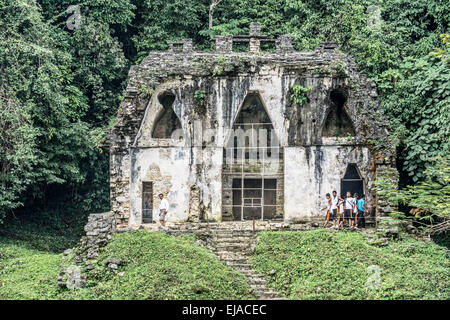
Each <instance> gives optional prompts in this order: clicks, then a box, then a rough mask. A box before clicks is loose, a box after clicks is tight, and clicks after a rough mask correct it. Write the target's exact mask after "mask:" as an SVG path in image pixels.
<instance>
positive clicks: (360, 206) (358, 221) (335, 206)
mask: <svg viewBox="0 0 450 320" xmlns="http://www.w3.org/2000/svg"><path fill="white" fill-rule="evenodd" d="M332 194H333V195H332V196H331V195H330V194H329V193H327V194H326V196H325V198H326V201H327V205H326V206H325V207H324V208H322V210H325V209H326V210H327V217H326V221H325V224H324V227H326V226H327V225H328V222H329V221H330V220H331V221H332V223H333V226H332V228H336V229H338V228H341V227H344V224H345V223H346V222H347V224H348V227H349V228H351V229H359V228H365V227H366V219H365V217H364V213H365V212H367V211H368V210H367V207H366V201H365V200H366V196H365V195H362V196H361V197H360V198H358V194H357V193H355V194H354V195H353V197H352V195H351V192H350V191H347V193H346V196H345V198H344V199H342V198H341V197H339V196H338V195H337V192H336V191H333V193H332Z"/></svg>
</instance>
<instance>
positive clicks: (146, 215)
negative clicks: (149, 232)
mask: <svg viewBox="0 0 450 320" xmlns="http://www.w3.org/2000/svg"><path fill="white" fill-rule="evenodd" d="M152 222H153V182H143V183H142V223H152Z"/></svg>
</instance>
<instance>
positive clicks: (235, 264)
mask: <svg viewBox="0 0 450 320" xmlns="http://www.w3.org/2000/svg"><path fill="white" fill-rule="evenodd" d="M226 264H227V265H228V266H230V267H233V268H235V269H243V270H245V269H251V265H250V264H248V263H242V262H235V261H226Z"/></svg>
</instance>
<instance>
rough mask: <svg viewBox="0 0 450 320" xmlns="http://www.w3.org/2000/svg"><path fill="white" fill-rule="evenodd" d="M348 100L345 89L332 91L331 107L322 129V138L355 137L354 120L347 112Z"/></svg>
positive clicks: (330, 97)
mask: <svg viewBox="0 0 450 320" xmlns="http://www.w3.org/2000/svg"><path fill="white" fill-rule="evenodd" d="M347 98H348V95H347V92H346V91H345V90H344V89H333V90H331V92H330V96H329V101H330V104H331V105H330V108H329V109H328V113H327V116H326V118H325V121H324V124H323V127H322V137H347V136H352V137H354V136H355V129H354V126H353V123H352V120H351V119H350V117H349V116H348V114H347V111H345V104H346V103H347Z"/></svg>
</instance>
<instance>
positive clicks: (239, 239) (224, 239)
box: [213, 235, 256, 243]
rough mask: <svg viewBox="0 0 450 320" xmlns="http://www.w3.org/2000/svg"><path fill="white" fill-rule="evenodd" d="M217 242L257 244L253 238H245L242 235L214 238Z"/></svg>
mask: <svg viewBox="0 0 450 320" xmlns="http://www.w3.org/2000/svg"><path fill="white" fill-rule="evenodd" d="M213 241H215V242H252V243H256V238H254V237H253V236H249V237H243V236H240V235H224V236H221V237H214V238H213Z"/></svg>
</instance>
